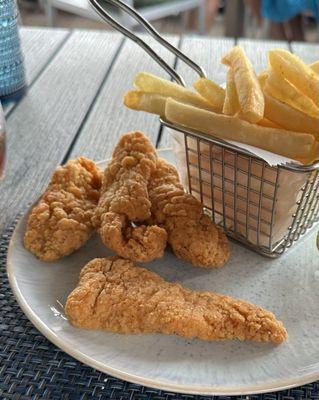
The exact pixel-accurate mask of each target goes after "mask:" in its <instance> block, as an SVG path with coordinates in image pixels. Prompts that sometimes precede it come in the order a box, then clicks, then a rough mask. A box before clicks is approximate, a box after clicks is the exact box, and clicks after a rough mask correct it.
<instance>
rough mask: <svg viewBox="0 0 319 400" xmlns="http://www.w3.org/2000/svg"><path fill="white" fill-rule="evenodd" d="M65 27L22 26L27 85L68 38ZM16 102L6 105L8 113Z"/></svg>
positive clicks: (6, 112)
mask: <svg viewBox="0 0 319 400" xmlns="http://www.w3.org/2000/svg"><path fill="white" fill-rule="evenodd" d="M68 35H69V31H67V30H65V29H43V28H23V27H22V28H21V29H20V37H21V47H22V51H23V55H24V64H25V70H26V79H27V85H28V86H30V85H31V84H32V83H33V82H34V80H35V79H36V78H37V76H38V75H39V73H40V72H41V71H42V70H43V68H44V67H45V66H46V65H47V63H48V62H49V61H50V59H51V58H52V57H53V55H54V54H55V53H56V51H57V50H58V49H59V48H60V47H61V45H62V44H63V43H64V41H65V40H66V38H67V36H68ZM14 106H15V103H8V104H7V105H5V107H4V113H5V115H7V114H8V113H9V112H10V111H11V110H12V108H13V107H14Z"/></svg>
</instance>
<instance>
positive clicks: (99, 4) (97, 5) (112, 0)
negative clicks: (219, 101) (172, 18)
mask: <svg viewBox="0 0 319 400" xmlns="http://www.w3.org/2000/svg"><path fill="white" fill-rule="evenodd" d="M89 2H90V4H91V6H92V7H93V8H94V10H95V11H96V12H97V13H98V14H99V15H100V17H101V18H102V19H103V20H104V21H106V22H107V23H109V24H110V25H111V26H112V27H113V28H114V29H116V30H118V31H119V32H121V33H123V35H125V36H126V37H128V38H129V39H131V40H133V41H134V42H135V43H137V44H138V45H139V46H140V47H141V48H142V49H144V50H145V51H146V52H147V53H148V54H149V55H150V56H151V57H152V58H153V59H154V60H155V61H156V62H157V63H158V64H159V65H160V66H161V67H162V68H164V69H165V71H166V72H167V73H168V74H169V75H170V76H171V78H172V79H174V80H175V81H176V82H177V83H179V84H180V85H182V86H186V85H185V81H184V79H183V78H182V77H181V75H180V74H178V73H177V72H176V71H175V70H174V68H172V67H171V66H170V65H169V64H167V62H166V61H165V60H163V59H162V58H161V57H160V56H159V55H158V54H157V53H156V52H155V51H154V50H153V49H152V48H151V47H150V46H149V45H148V44H147V43H146V42H145V41H144V40H143V39H141V38H140V37H138V36H137V35H135V34H134V33H133V32H132V31H131V30H129V29H128V28H126V27H125V26H124V25H122V24H120V23H119V22H118V21H116V19H114V18H113V17H112V16H111V15H110V13H109V11H108V10H107V9H106V8H105V7H104V5H105V3H109V4H112V5H113V6H115V7H117V8H120V9H121V10H123V11H124V12H126V13H127V14H129V15H130V16H131V17H133V18H134V19H135V20H136V21H137V22H138V23H139V24H140V25H142V26H143V27H144V28H145V29H146V30H147V32H149V33H150V35H151V36H152V37H153V38H154V39H156V40H157V42H159V43H160V44H162V45H163V46H164V47H166V48H167V49H168V50H169V51H170V52H172V53H173V54H175V55H176V56H177V57H178V58H179V59H181V60H182V61H184V62H185V63H186V64H187V65H189V66H190V67H191V68H192V69H193V70H195V71H196V72H197V73H198V75H199V76H200V77H203V78H206V72H205V71H204V69H203V68H202V67H201V66H199V65H198V64H196V63H195V62H194V61H193V60H191V59H190V58H189V57H188V56H186V55H185V54H184V53H183V52H181V51H180V50H179V49H178V48H176V47H175V46H173V45H172V44H170V43H169V42H168V41H167V40H166V39H164V38H163V36H161V34H160V33H159V32H158V31H157V30H156V29H155V28H154V27H153V26H152V25H151V24H150V23H149V22H148V21H147V20H146V19H145V18H144V17H142V15H141V14H139V13H138V12H137V11H136V10H135V9H134V8H133V7H131V6H129V5H128V4H126V3H124V2H123V1H121V0H89Z"/></svg>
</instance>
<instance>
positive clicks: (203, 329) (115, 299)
mask: <svg viewBox="0 0 319 400" xmlns="http://www.w3.org/2000/svg"><path fill="white" fill-rule="evenodd" d="M65 311H66V314H67V316H68V318H69V321H70V322H71V323H72V324H73V325H75V326H77V327H81V328H88V329H103V330H106V331H111V332H118V333H153V332H159V333H165V334H177V335H180V336H184V337H186V338H200V339H203V340H219V339H240V340H246V339H249V340H255V341H258V342H274V343H281V342H283V341H284V340H285V339H286V338H287V332H286V330H285V328H284V326H283V324H282V323H281V322H279V321H277V320H276V318H275V316H274V315H273V314H272V313H271V312H269V311H266V310H264V309H262V308H260V307H258V306H255V305H253V304H250V303H248V302H246V301H243V300H237V299H233V298H231V297H228V296H223V295H219V294H216V293H212V292H195V291H192V290H190V289H186V288H183V287H182V286H181V285H179V284H177V283H170V282H166V281H165V280H164V279H162V278H161V277H160V276H159V275H157V274H155V273H153V272H150V271H148V270H147V269H144V268H140V267H137V266H135V265H134V264H133V263H132V262H131V261H128V260H124V259H121V258H111V259H107V258H96V259H94V260H92V261H90V262H89V263H88V264H87V265H86V266H85V267H84V268H83V269H82V271H81V274H80V281H79V283H78V286H77V287H76V288H75V289H74V290H73V292H72V293H71V294H70V295H69V297H68V299H67V302H66V306H65Z"/></svg>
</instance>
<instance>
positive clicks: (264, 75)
mask: <svg viewBox="0 0 319 400" xmlns="http://www.w3.org/2000/svg"><path fill="white" fill-rule="evenodd" d="M268 74H269V71H268V70H265V71H263V72H261V73H260V74H259V75H258V78H257V79H258V82H259V84H260V87H261V88H263V87H264V86H265V83H266V80H267V78H268Z"/></svg>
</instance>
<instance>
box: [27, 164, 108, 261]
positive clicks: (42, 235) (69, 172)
mask: <svg viewBox="0 0 319 400" xmlns="http://www.w3.org/2000/svg"><path fill="white" fill-rule="evenodd" d="M101 181H102V171H101V170H100V169H99V168H98V167H97V166H96V165H95V164H94V162H93V161H91V160H88V159H87V158H84V157H79V158H77V159H75V160H70V161H68V162H67V164H66V165H64V166H60V167H58V168H57V169H56V170H55V172H54V174H53V176H52V178H51V181H50V184H49V186H48V187H47V189H46V191H45V192H44V194H43V195H42V197H41V199H40V201H39V202H38V203H37V205H36V206H35V207H34V208H33V210H32V212H31V214H30V216H29V219H28V224H27V230H26V233H25V236H24V245H25V247H26V249H28V250H29V251H31V252H32V253H34V254H35V255H36V256H37V257H39V258H40V259H41V260H43V261H54V260H58V259H59V258H61V257H64V256H66V255H68V254H71V253H72V252H73V251H75V250H77V249H78V248H79V247H81V246H82V245H83V244H84V243H85V242H86V241H87V240H88V239H89V237H90V236H91V234H92V233H93V231H94V227H93V224H92V221H91V219H92V216H93V213H94V209H95V207H96V205H97V202H98V200H99V192H100V188H101Z"/></svg>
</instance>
